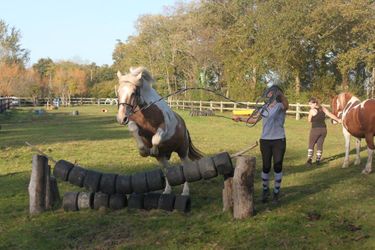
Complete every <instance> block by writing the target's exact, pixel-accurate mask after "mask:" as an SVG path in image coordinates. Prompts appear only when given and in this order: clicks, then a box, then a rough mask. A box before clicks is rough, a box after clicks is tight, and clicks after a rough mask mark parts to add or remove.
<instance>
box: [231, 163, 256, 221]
mask: <svg viewBox="0 0 375 250" xmlns="http://www.w3.org/2000/svg"><path fill="white" fill-rule="evenodd" d="M254 175H255V157H246V156H240V157H238V158H237V162H236V168H235V170H234V176H233V217H234V218H235V219H244V218H246V217H249V216H252V215H253V214H254Z"/></svg>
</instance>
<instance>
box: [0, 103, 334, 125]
mask: <svg viewBox="0 0 375 250" xmlns="http://www.w3.org/2000/svg"><path fill="white" fill-rule="evenodd" d="M47 103H49V104H53V103H52V100H51V99H48V98H39V99H33V98H24V97H22V98H21V97H20V98H18V97H17V98H16V97H13V98H0V112H3V111H4V110H6V109H8V108H11V107H14V106H18V107H25V106H43V105H46V104H47ZM167 103H168V105H169V106H170V107H171V108H174V109H182V110H200V111H202V110H212V111H218V112H220V113H223V112H228V111H229V112H231V111H233V110H235V109H246V108H255V107H256V106H257V104H256V103H255V102H239V103H241V104H238V103H233V102H225V101H190V100H175V99H168V100H167ZM93 104H94V105H117V99H116V98H85V97H79V98H71V99H70V101H69V102H66V103H61V104H60V105H61V106H63V105H66V106H76V105H93ZM289 106H290V107H289V110H288V111H287V114H290V115H293V116H295V117H296V119H297V120H299V119H301V116H303V115H307V114H308V110H309V106H308V105H307V104H301V103H296V104H290V105H289ZM324 106H325V107H329V106H328V105H324Z"/></svg>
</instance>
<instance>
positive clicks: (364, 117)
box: [331, 92, 375, 174]
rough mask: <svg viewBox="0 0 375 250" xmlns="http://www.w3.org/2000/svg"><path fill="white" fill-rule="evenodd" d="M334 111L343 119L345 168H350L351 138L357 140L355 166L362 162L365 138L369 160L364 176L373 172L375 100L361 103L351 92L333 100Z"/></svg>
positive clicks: (363, 171)
mask: <svg viewBox="0 0 375 250" xmlns="http://www.w3.org/2000/svg"><path fill="white" fill-rule="evenodd" d="M331 104H332V111H333V114H335V115H336V116H337V117H339V118H341V119H342V127H343V134H344V137H345V159H344V164H343V166H342V167H343V168H345V167H348V166H349V149H350V136H351V135H352V136H354V137H355V138H356V152H357V154H356V160H355V162H354V164H355V165H359V164H360V162H361V159H360V156H359V152H360V146H361V138H365V140H366V144H367V152H368V158H367V163H366V167H365V168H364V169H363V170H362V173H363V174H369V173H371V171H372V156H373V153H374V150H375V147H374V135H375V99H367V100H365V101H363V102H361V101H360V100H359V99H358V98H357V97H355V96H353V95H352V94H351V93H349V92H344V93H341V94H339V95H337V96H335V97H333V98H332V103H331Z"/></svg>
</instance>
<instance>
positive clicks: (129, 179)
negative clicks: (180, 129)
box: [30, 152, 255, 218]
mask: <svg viewBox="0 0 375 250" xmlns="http://www.w3.org/2000/svg"><path fill="white" fill-rule="evenodd" d="M234 156H237V155H234ZM34 157H43V158H44V159H45V160H46V162H47V163H48V159H47V158H46V157H45V156H34ZM232 157H233V156H232ZM242 159H243V157H240V158H239V160H238V161H237V162H238V164H237V167H236V168H235V169H234V168H233V165H232V160H231V156H230V155H229V154H228V153H227V152H223V153H220V154H217V155H215V156H213V157H204V158H202V159H200V160H197V161H194V162H190V163H189V164H185V165H182V166H174V167H171V168H169V169H168V170H167V172H166V178H167V179H168V181H169V183H170V185H171V186H175V185H180V184H183V183H184V182H185V181H187V182H195V181H199V180H201V179H205V180H207V179H211V178H214V177H216V176H218V174H220V175H223V176H224V178H225V182H224V190H226V191H225V192H224V191H223V201H224V202H223V204H224V211H227V210H229V209H231V208H233V211H237V210H238V211H245V212H240V214H242V215H241V216H239V217H238V216H237V214H238V213H235V212H234V214H233V216H234V217H235V218H245V217H247V216H251V215H252V214H253V199H252V192H253V179H254V170H255V158H251V160H250V161H248V160H245V161H243V160H242ZM246 159H247V158H246ZM44 164H46V163H44ZM47 165H48V164H47ZM53 174H54V176H56V178H58V179H60V180H62V181H68V182H69V183H71V184H72V185H76V186H78V187H85V188H86V189H88V190H89V192H68V193H66V194H65V195H64V198H63V208H64V210H66V211H78V210H82V209H86V208H92V209H99V208H100V207H105V208H110V209H121V208H124V207H126V206H128V208H131V209H132V208H133V209H146V210H149V209H156V208H158V209H162V210H166V211H172V210H174V209H175V210H178V211H181V212H184V213H186V212H189V211H190V207H191V200H190V197H189V196H185V195H174V194H160V193H153V191H156V190H161V189H163V188H164V187H165V183H166V182H165V177H164V175H163V172H162V171H161V170H160V169H155V170H151V171H145V172H140V173H134V174H132V175H117V174H112V173H100V172H97V171H94V170H87V169H85V168H83V167H80V166H77V165H74V164H73V163H70V162H68V161H65V160H59V161H57V162H56V164H55V168H54V171H53ZM244 176H245V177H244ZM34 179H35V178H34ZM243 180H245V181H243ZM32 182H35V180H33V178H32V180H31V181H30V183H32ZM55 183H56V182H55ZM229 183H236V184H230V185H229ZM30 185H31V184H30ZM229 186H231V188H229ZM225 187H227V188H225ZM249 187H250V188H249ZM56 188H57V184H56ZM228 190H232V191H230V192H229V191H228ZM234 190H238V191H239V192H240V193H241V195H236V194H237V193H236V191H234ZM241 190H242V191H241ZM38 192H39V194H40V193H43V191H38ZM224 193H226V194H227V195H224ZM126 195H129V198H127V196H126ZM228 197H229V198H228ZM234 197H237V198H234ZM30 204H31V203H30ZM228 204H229V205H228ZM235 204H239V206H238V207H239V209H236V208H237V205H235ZM30 208H31V206H30ZM228 208H229V209H228ZM246 211H247V212H246Z"/></svg>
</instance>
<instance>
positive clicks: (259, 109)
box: [133, 86, 280, 128]
mask: <svg viewBox="0 0 375 250" xmlns="http://www.w3.org/2000/svg"><path fill="white" fill-rule="evenodd" d="M275 87H276V88H278V87H277V86H275ZM272 88H273V87H271V88H269V89H266V90H265V91H264V92H263V95H262V96H261V97H260V98H258V99H257V101H256V103H255V106H256V108H255V110H254V111H253V112H252V114H251V115H250V116H249V118H248V119H247V120H246V122H245V123H246V126H248V127H250V128H251V127H254V126H255V125H256V124H257V123H258V122H259V121H260V120H261V119H262V118H263V117H267V116H268V114H269V113H268V110H267V108H268V106H269V105H270V104H271V103H272V101H273V99H274V98H276V97H274V98H273V96H272V97H270V98H267V97H266V96H267V94H268V93H269V92H270V90H271V89H272ZM278 89H280V88H278ZM188 90H204V91H207V92H211V93H213V94H215V95H217V96H220V97H222V98H224V99H226V100H228V101H230V102H233V103H235V104H238V105H242V106H245V105H246V104H244V103H242V102H238V101H236V100H233V99H230V98H228V97H226V96H225V95H223V94H221V93H218V92H216V91H214V90H212V89H206V88H201V87H189V88H182V89H178V90H176V91H175V92H173V93H171V94H168V95H165V96H162V97H160V98H159V99H157V100H155V101H153V102H151V103H149V104H147V105H146V106H144V107H142V108H140V109H138V110H135V111H133V114H135V113H137V112H139V111H142V110H145V109H148V108H149V107H150V106H151V105H153V104H155V103H157V102H160V101H162V100H165V99H167V98H168V97H171V96H174V95H178V94H181V93H184V92H186V91H188ZM262 99H265V100H264V104H263V105H261V106H259V105H260V104H259V103H260V102H261V100H262ZM264 113H266V114H264ZM255 117H256V120H255V122H254V123H250V120H252V119H253V118H255Z"/></svg>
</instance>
